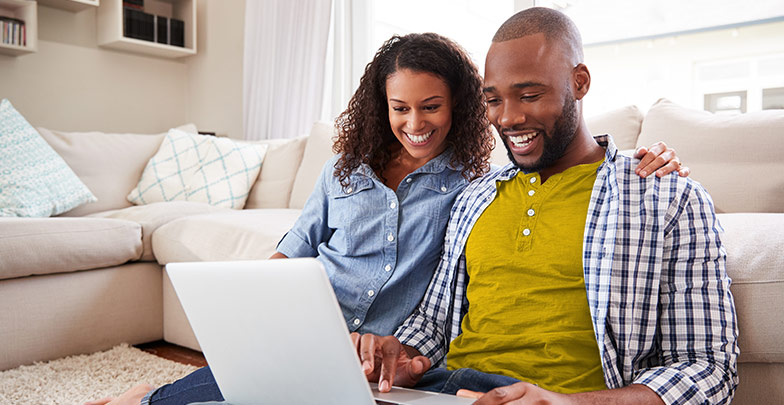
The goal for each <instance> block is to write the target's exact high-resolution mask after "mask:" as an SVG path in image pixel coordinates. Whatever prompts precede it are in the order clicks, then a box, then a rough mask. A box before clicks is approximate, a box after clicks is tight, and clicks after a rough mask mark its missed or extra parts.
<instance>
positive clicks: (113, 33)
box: [98, 0, 196, 58]
mask: <svg viewBox="0 0 784 405" xmlns="http://www.w3.org/2000/svg"><path fill="white" fill-rule="evenodd" d="M144 12H146V13H149V14H154V15H160V16H164V17H167V18H176V19H178V20H182V21H183V22H184V23H185V46H184V47H181V46H174V45H168V44H160V43H157V42H151V41H145V40H140V39H135V38H127V37H125V36H123V21H124V18H123V6H122V0H103V1H101V4H100V5H99V6H98V45H100V46H102V47H106V48H112V49H118V50H121V51H126V52H134V53H141V54H147V55H153V56H158V57H165V58H181V57H184V56H190V55H195V54H196V0H145V1H144Z"/></svg>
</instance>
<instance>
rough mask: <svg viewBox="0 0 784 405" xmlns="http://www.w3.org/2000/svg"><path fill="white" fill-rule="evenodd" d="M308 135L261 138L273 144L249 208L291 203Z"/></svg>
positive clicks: (269, 145) (246, 206) (253, 190)
mask: <svg viewBox="0 0 784 405" xmlns="http://www.w3.org/2000/svg"><path fill="white" fill-rule="evenodd" d="M307 139H308V138H307V137H305V136H303V137H299V138H294V139H270V140H264V141H260V142H259V143H262V144H267V145H268V147H269V148H268V149H267V155H266V156H265V157H264V163H262V164H261V172H260V173H259V178H258V179H257V180H256V183H255V184H254V185H253V188H251V190H250V195H249V196H248V201H247V202H246V203H245V209H254V208H287V207H288V206H289V200H290V199H291V189H292V187H293V186H294V179H295V178H296V177H297V170H298V169H299V166H300V163H301V162H302V155H303V153H304V152H305V143H306V142H307ZM330 147H331V146H330ZM314 182H315V181H314Z"/></svg>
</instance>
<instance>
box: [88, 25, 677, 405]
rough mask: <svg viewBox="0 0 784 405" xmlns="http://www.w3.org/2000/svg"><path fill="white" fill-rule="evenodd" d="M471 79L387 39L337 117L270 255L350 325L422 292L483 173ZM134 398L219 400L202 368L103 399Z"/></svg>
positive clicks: (415, 44)
mask: <svg viewBox="0 0 784 405" xmlns="http://www.w3.org/2000/svg"><path fill="white" fill-rule="evenodd" d="M481 85H482V80H481V78H480V76H479V73H478V71H477V69H476V67H475V66H474V64H473V63H472V62H471V60H470V58H469V57H468V55H467V54H466V52H465V51H464V50H463V49H462V48H461V47H460V46H459V45H457V44H456V43H454V42H452V41H451V40H449V39H447V38H444V37H442V36H440V35H437V34H431V33H428V34H410V35H406V36H403V37H399V36H394V37H392V38H391V39H390V40H388V41H387V42H386V43H384V45H383V46H382V47H381V48H380V49H379V50H378V52H377V53H376V55H375V57H374V58H373V61H372V62H371V63H370V64H368V66H367V67H366V69H365V73H364V75H363V77H362V79H361V81H360V85H359V88H358V90H357V91H356V93H355V94H354V96H353V97H352V99H351V101H350V102H349V106H348V108H347V109H346V111H344V112H343V113H342V114H341V115H340V116H339V117H338V119H337V122H336V127H337V129H338V139H337V141H336V142H335V145H334V147H333V149H334V151H335V152H336V153H337V155H336V156H335V157H334V158H333V159H332V160H330V161H329V162H327V164H325V166H324V169H323V171H322V173H321V176H320V178H319V180H318V182H317V183H316V186H315V189H314V191H313V194H312V195H311V196H310V198H309V199H308V201H307V203H306V204H305V207H304V209H303V211H302V215H301V216H300V218H299V219H298V220H297V222H296V224H295V225H294V227H293V228H292V230H291V231H290V232H289V233H287V234H286V235H285V236H284V237H283V239H282V240H281V241H280V243H279V244H278V248H277V251H278V252H277V253H276V254H274V255H273V256H272V258H285V257H303V256H308V257H317V258H318V259H319V260H320V261H321V263H322V264H323V265H324V267H325V268H326V270H327V274H328V275H329V278H330V281H331V283H332V286H333V288H334V290H335V295H336V296H337V298H338V301H339V302H340V306H341V309H342V311H343V315H344V317H345V319H346V323H347V326H348V328H349V330H350V331H352V332H358V333H360V334H365V333H372V334H376V335H382V336H384V335H389V334H392V333H393V332H394V331H395V329H396V328H397V327H398V326H399V325H400V324H401V323H402V322H403V320H405V318H406V317H407V316H408V315H409V314H410V313H411V312H412V311H413V309H414V307H415V306H416V305H417V304H418V303H419V301H420V300H421V299H422V296H423V294H424V291H425V289H426V288H427V285H428V282H429V281H430V278H431V277H432V275H433V271H434V270H435V268H436V265H437V264H438V259H439V256H440V253H441V245H442V242H443V238H444V234H445V230H446V224H447V221H448V217H449V211H450V208H451V206H452V203H453V202H454V200H455V198H456V197H457V195H458V194H459V193H460V191H462V190H463V188H465V186H466V185H467V184H468V182H469V181H470V180H472V179H474V178H476V177H478V176H481V175H482V174H484V173H485V172H486V171H487V170H488V169H489V163H488V159H489V155H490V151H491V150H492V148H493V143H494V141H493V137H492V133H491V130H490V126H489V123H488V121H487V118H486V115H485V106H484V101H483V96H482V92H481ZM666 153H667V154H672V152H671V151H669V150H668V151H666ZM650 155H651V156H648V157H647V158H646V160H645V161H643V162H641V167H643V166H644V167H646V168H647V171H648V172H652V170H650V167H648V166H647V163H648V162H650V161H653V166H654V167H656V168H658V166H661V165H660V164H658V163H659V162H660V161H663V160H664V159H663V158H659V159H658V160H653V156H654V155H655V154H650ZM643 163H645V164H643ZM675 167H676V165H675V164H671V165H668V166H665V167H664V170H665V171H667V172H668V173H669V172H670V171H672V170H673V169H674V168H675ZM108 400H109V399H104V400H100V401H95V402H91V404H105V403H107V402H108ZM140 400H142V403H155V404H166V403H171V404H183V403H189V402H203V401H222V400H223V397H222V395H221V393H220V391H219V389H218V387H217V385H216V384H215V381H214V379H213V377H212V374H211V372H210V370H209V368H208V367H205V368H202V369H200V370H197V371H196V372H194V373H192V374H191V375H189V376H187V377H185V378H183V379H182V380H179V381H177V382H175V383H173V384H169V385H166V386H164V387H161V388H158V389H157V390H153V387H151V386H147V385H141V386H137V387H135V388H133V389H131V390H130V391H128V392H126V393H125V394H123V396H121V397H120V398H118V399H117V401H116V402H112V404H115V403H117V404H120V403H129V404H139V403H140Z"/></svg>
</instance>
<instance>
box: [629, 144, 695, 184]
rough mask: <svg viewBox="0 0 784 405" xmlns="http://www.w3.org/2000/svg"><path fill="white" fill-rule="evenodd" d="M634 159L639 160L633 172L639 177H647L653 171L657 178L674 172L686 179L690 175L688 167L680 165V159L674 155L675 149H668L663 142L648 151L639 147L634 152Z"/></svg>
mask: <svg viewBox="0 0 784 405" xmlns="http://www.w3.org/2000/svg"><path fill="white" fill-rule="evenodd" d="M634 158H635V159H640V163H639V164H638V165H637V168H636V169H635V170H634V172H635V173H637V174H639V175H640V177H647V176H648V175H650V174H651V173H653V172H654V171H655V172H656V176H658V177H662V176H665V175H667V174H670V173H671V172H674V171H677V172H678V175H679V176H681V177H687V176H688V175H689V173H691V170H689V167H688V166H683V165H681V159H680V158H679V157H678V156H677V155H676V154H675V149H672V148H670V147H668V146H667V144H666V143H664V142H656V143H655V144H653V146H651V147H650V149H649V148H646V147H644V146H641V147H640V148H638V149H637V150H636V151H635V152H634Z"/></svg>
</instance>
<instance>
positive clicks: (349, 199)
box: [327, 177, 380, 255]
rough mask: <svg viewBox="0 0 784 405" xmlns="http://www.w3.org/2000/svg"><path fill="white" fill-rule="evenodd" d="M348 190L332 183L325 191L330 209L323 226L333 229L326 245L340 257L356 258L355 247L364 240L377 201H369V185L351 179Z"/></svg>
mask: <svg viewBox="0 0 784 405" xmlns="http://www.w3.org/2000/svg"><path fill="white" fill-rule="evenodd" d="M350 180H351V184H350V185H349V186H348V187H345V188H344V187H342V186H341V185H340V184H339V183H337V182H336V183H334V184H333V187H331V188H330V190H329V199H330V207H329V212H328V220H327V221H328V223H327V226H329V227H330V228H332V229H334V233H333V234H332V237H331V238H330V241H329V244H330V245H331V247H332V248H334V249H335V250H337V251H339V252H341V253H342V254H344V255H356V254H359V253H360V252H357V249H358V245H357V243H361V242H362V241H363V240H364V239H366V238H367V237H368V234H369V232H370V228H372V226H373V225H372V224H373V222H376V221H378V219H377V218H373V217H374V216H375V215H376V211H377V207H378V206H379V204H380V203H379V202H378V201H374V198H373V194H374V193H373V188H374V185H373V181H372V180H370V179H368V178H359V179H357V178H354V177H352V178H351V179H350Z"/></svg>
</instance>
